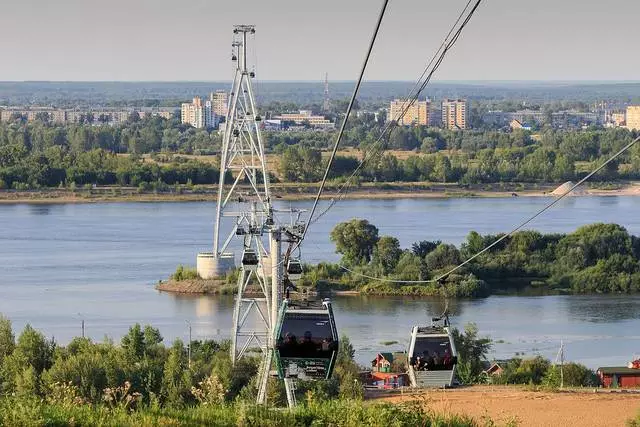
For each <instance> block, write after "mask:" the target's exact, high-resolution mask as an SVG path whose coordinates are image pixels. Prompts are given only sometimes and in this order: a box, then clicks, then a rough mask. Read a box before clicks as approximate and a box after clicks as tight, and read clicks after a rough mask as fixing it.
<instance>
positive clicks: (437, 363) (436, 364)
mask: <svg viewBox="0 0 640 427" xmlns="http://www.w3.org/2000/svg"><path fill="white" fill-rule="evenodd" d="M433 369H436V370H437V369H442V359H440V354H438V351H437V350H436V351H434V352H433Z"/></svg>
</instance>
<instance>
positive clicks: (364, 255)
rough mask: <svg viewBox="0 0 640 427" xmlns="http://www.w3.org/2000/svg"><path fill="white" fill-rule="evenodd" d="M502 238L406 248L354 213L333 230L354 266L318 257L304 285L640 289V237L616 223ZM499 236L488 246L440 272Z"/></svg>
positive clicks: (461, 292) (475, 293)
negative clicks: (346, 267)
mask: <svg viewBox="0 0 640 427" xmlns="http://www.w3.org/2000/svg"><path fill="white" fill-rule="evenodd" d="M503 237H504V235H502V234H498V235H485V236H482V235H480V234H479V233H477V232H475V231H472V232H470V233H469V235H468V236H467V240H466V241H465V242H464V243H463V244H462V245H461V246H460V249H458V248H456V247H455V246H454V245H451V244H445V243H441V242H432V241H428V240H422V241H419V242H416V243H414V244H413V245H412V248H411V251H409V250H407V249H405V250H403V249H402V248H401V247H400V244H399V242H398V240H397V239H395V238H393V237H390V236H383V237H380V238H379V237H378V229H377V228H376V227H375V226H374V225H372V224H370V223H369V222H368V221H366V220H360V219H353V220H351V221H348V222H343V223H340V224H338V225H337V226H336V227H335V228H334V229H333V230H332V232H331V240H332V241H333V242H334V243H335V244H336V252H338V253H340V254H342V255H343V257H342V263H343V265H347V266H349V270H351V271H347V270H345V269H343V268H340V266H339V265H335V264H327V263H321V264H319V265H318V266H316V267H312V266H310V267H308V268H307V269H306V271H307V272H306V274H305V278H304V283H305V285H306V286H313V285H316V286H319V287H320V288H323V289H327V288H334V289H358V290H359V291H361V292H363V293H369V294H378V295H423V296H436V295H437V296H449V297H484V296H488V295H490V294H491V293H493V292H495V291H496V290H510V289H517V288H521V287H525V286H528V285H533V284H534V283H535V284H536V286H537V287H538V288H543V289H547V290H549V291H556V290H565V291H566V290H570V291H573V292H575V293H585V292H597V293H607V292H619V293H630V292H637V291H640V239H639V238H637V237H635V236H631V235H629V233H628V232H627V231H626V230H625V229H624V228H623V227H621V226H619V225H616V224H592V225H587V226H584V227H580V228H579V229H577V230H576V231H575V232H573V233H569V234H566V235H562V234H544V235H543V234H541V233H539V232H537V231H531V230H524V231H519V232H516V233H514V234H513V235H511V236H509V237H507V238H503ZM501 238H503V239H502V240H501V241H500V242H499V243H498V244H497V245H495V246H493V247H492V248H491V250H490V251H487V252H485V253H483V254H481V255H480V256H478V257H476V258H475V259H474V260H473V262H470V263H468V264H467V265H465V266H463V267H462V268H459V269H458V270H456V272H455V273H453V274H448V275H447V276H446V277H441V276H442V275H444V274H447V273H448V272H449V270H451V269H452V268H454V267H456V266H458V265H459V264H460V263H461V262H462V261H463V260H466V259H468V258H470V257H472V256H474V255H475V254H477V253H478V252H480V251H482V250H483V249H484V248H486V247H487V246H489V245H492V244H493V243H494V242H496V241H497V240H498V239H501ZM369 277H380V278H383V279H385V280H384V281H376V280H372V279H370V278H369ZM435 279H438V283H435ZM394 281H399V282H394ZM401 281H424V283H418V284H403V283H402V282H401Z"/></svg>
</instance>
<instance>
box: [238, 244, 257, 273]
mask: <svg viewBox="0 0 640 427" xmlns="http://www.w3.org/2000/svg"><path fill="white" fill-rule="evenodd" d="M258 263H259V260H258V255H257V254H256V251H255V250H253V249H251V248H245V250H244V252H243V253H242V267H244V268H245V269H246V270H249V271H255V270H257V269H258Z"/></svg>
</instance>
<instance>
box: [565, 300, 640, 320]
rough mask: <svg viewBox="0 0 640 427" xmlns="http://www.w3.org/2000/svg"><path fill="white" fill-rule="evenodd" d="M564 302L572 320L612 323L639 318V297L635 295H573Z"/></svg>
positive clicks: (568, 316) (568, 315)
mask: <svg viewBox="0 0 640 427" xmlns="http://www.w3.org/2000/svg"><path fill="white" fill-rule="evenodd" d="M565 303H566V309H567V318H568V319H572V321H580V322H590V323H612V322H621V321H627V320H637V319H639V318H640V297H639V296H635V295H600V296H598V297H593V296H573V297H572V298H567V299H566V300H565Z"/></svg>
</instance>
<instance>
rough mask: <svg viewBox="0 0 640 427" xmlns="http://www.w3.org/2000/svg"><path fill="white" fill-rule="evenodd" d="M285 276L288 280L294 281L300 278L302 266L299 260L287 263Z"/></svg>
mask: <svg viewBox="0 0 640 427" xmlns="http://www.w3.org/2000/svg"><path fill="white" fill-rule="evenodd" d="M287 276H289V280H292V281H294V282H295V281H296V280H300V278H301V277H302V264H301V263H300V260H298V259H295V258H292V259H290V260H289V262H288V263H287Z"/></svg>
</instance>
